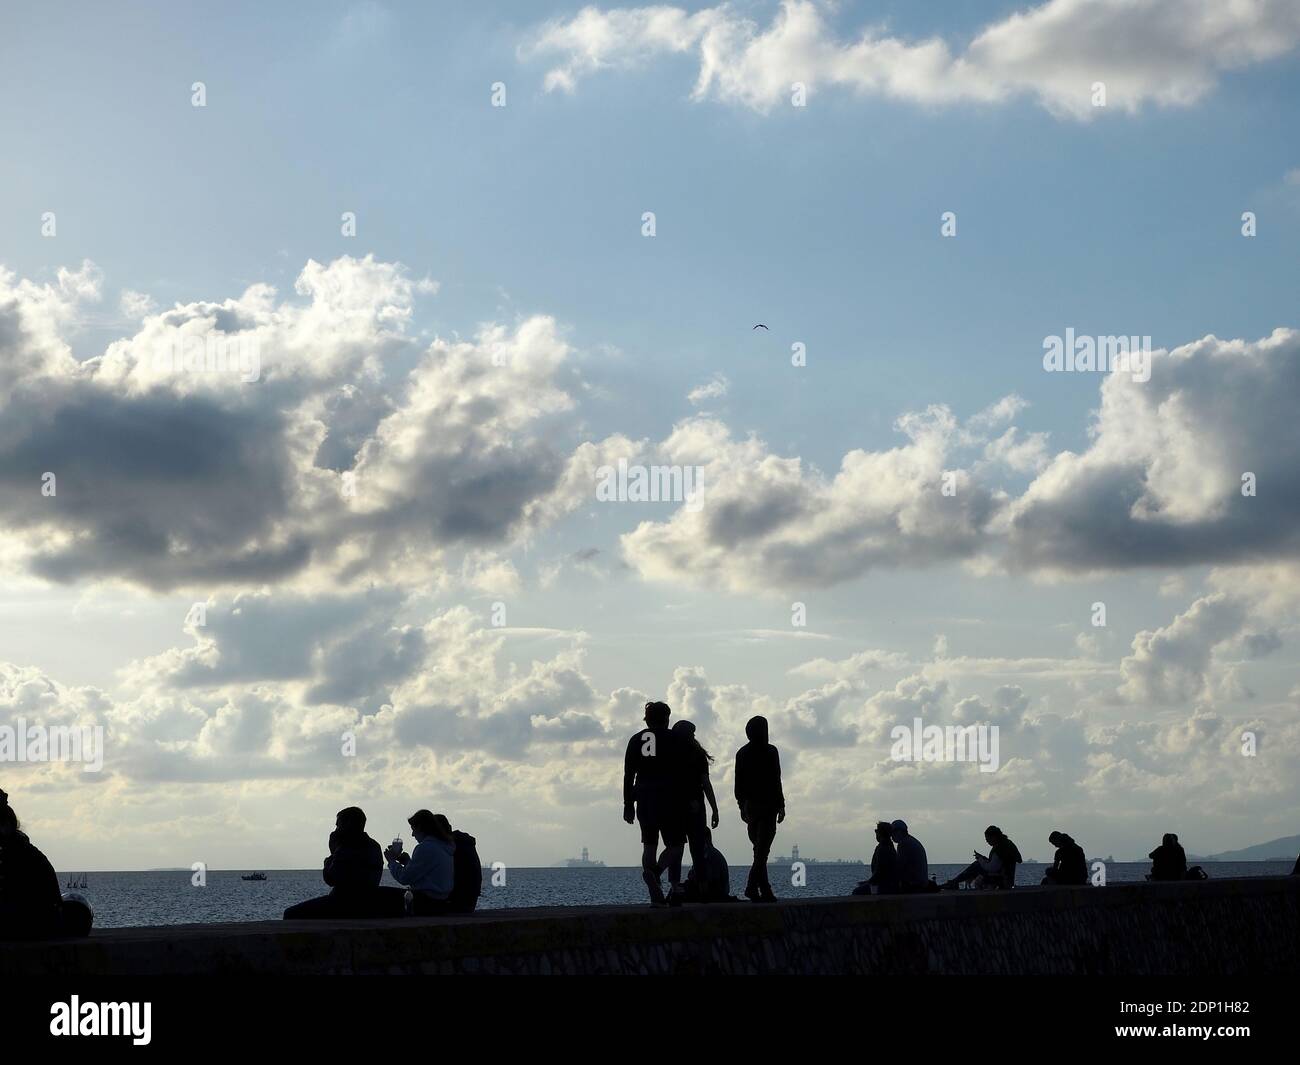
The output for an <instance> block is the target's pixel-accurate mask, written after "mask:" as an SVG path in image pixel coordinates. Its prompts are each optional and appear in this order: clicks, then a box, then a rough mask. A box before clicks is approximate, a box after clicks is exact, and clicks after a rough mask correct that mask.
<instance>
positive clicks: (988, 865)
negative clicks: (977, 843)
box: [943, 825, 1024, 891]
mask: <svg viewBox="0 0 1300 1065" xmlns="http://www.w3.org/2000/svg"><path fill="white" fill-rule="evenodd" d="M984 842H986V843H987V844H988V845H989V853H988V855H987V856H985V855H983V854H980V852H979V851H975V852H974V853H975V860H974V861H973V862H971V863H970V865H968V866H966V868H965V869H963V870H962V871H961V872H960V873H958V874H957V875H956V876H954V877H953V878H952V879H951V880H949V881H948V882H947V883H946V884H944V885H943V889H944V890H945V891H953V890H955V889H956V888H958V887H960V886H961V885H962V884H968V883H969V884H974V886H975V887H977V888H1013V887H1015V886H1016V866H1017V865H1019V864H1020V863H1021V862H1023V861H1024V859H1023V858H1022V857H1020V850H1019V849H1018V848H1017V847H1016V845H1015V844H1014V843H1012V842H1011V840H1010V839H1009V838H1008V837H1007V836H1006V835H1005V834H1004V833H1003V831H1002V829H1000V828H998V826H997V825H989V827H988V828H986V829H985V830H984Z"/></svg>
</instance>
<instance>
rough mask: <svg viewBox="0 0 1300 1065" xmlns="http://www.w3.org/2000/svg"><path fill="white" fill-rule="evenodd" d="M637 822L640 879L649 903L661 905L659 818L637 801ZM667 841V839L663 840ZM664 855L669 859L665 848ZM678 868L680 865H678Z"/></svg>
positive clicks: (653, 810) (654, 811) (649, 807)
mask: <svg viewBox="0 0 1300 1065" xmlns="http://www.w3.org/2000/svg"><path fill="white" fill-rule="evenodd" d="M636 819H637V823H638V824H639V825H640V826H641V879H642V880H644V881H645V886H646V888H647V889H649V891H650V904H651V905H652V906H662V905H663V902H664V889H663V885H662V884H661V883H660V882H659V877H660V875H661V867H660V864H659V863H660V859H659V858H658V857H657V852H658V849H659V819H658V815H657V811H656V810H655V809H654V808H653V807H652V806H650V805H649V804H648V803H645V802H638V803H637V806H636ZM664 842H665V843H667V842H668V841H667V840H664ZM664 857H665V858H668V859H669V860H671V855H670V854H669V850H668V849H665V851H664ZM679 869H680V866H679Z"/></svg>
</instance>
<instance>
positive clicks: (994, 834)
mask: <svg viewBox="0 0 1300 1065" xmlns="http://www.w3.org/2000/svg"><path fill="white" fill-rule="evenodd" d="M1001 838H1002V829H1000V828H998V826H997V825H989V827H988V828H986V829H985V830H984V842H985V843H987V844H988V845H989V846H990V847H991V846H993V844H995V843H996V842H997V841H998V840H1000V839H1001Z"/></svg>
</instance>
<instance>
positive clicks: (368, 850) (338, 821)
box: [284, 806, 401, 921]
mask: <svg viewBox="0 0 1300 1065" xmlns="http://www.w3.org/2000/svg"><path fill="white" fill-rule="evenodd" d="M334 826H335V827H334V831H333V832H331V833H330V841H329V848H330V853H329V857H328V858H326V859H325V865H324V868H323V869H322V871H321V876H322V878H323V879H324V881H325V883H327V884H328V885H329V886H330V888H331V891H330V893H329V894H328V895H321V896H320V897H319V898H314V899H308V900H307V901H306V902H300V903H298V904H297V905H296V906H290V907H289V908H288V909H287V910H285V911H284V919H285V920H286V921H297V920H303V919H305V918H317V917H389V916H392V917H395V916H398V915H399V914H400V912H401V911H400V910H399V911H397V912H396V913H394V912H390V911H391V910H392V909H393V903H392V901H391V900H390V898H389V897H388V896H386V895H385V894H384V893H381V892H380V891H379V881H380V879H381V878H382V877H383V875H384V856H383V851H382V850H381V849H380V847H379V844H378V843H376V842H375V841H374V840H373V839H371V838H370V837H369V836H368V835H366V815H365V813H364V812H363V811H362V810H361V809H360V808H359V807H356V806H349V807H348V808H347V809H345V810H340V811H339V812H338V816H337V817H336V818H335V821H334Z"/></svg>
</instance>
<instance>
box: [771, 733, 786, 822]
mask: <svg viewBox="0 0 1300 1065" xmlns="http://www.w3.org/2000/svg"><path fill="white" fill-rule="evenodd" d="M772 764H773V765H774V766H775V767H776V820H777V823H778V824H780V823H781V822H782V821H784V820H785V792H784V791H783V790H782V788H781V752H780V751H778V750H777V749H776V748H775V747H773V748H772Z"/></svg>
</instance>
